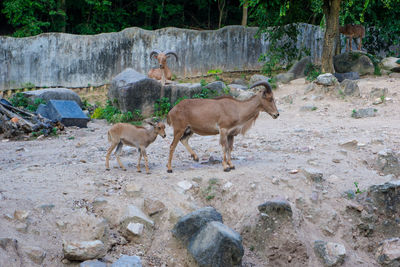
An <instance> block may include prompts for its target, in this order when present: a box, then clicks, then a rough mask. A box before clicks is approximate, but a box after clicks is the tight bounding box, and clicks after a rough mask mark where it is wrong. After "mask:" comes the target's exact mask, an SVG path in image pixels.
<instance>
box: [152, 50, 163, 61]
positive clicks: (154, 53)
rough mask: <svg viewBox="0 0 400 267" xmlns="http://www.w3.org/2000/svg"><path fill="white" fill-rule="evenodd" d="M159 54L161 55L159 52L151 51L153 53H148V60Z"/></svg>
mask: <svg viewBox="0 0 400 267" xmlns="http://www.w3.org/2000/svg"><path fill="white" fill-rule="evenodd" d="M160 53H161V51H160V50H153V51H151V53H150V59H152V58H153V56H154V55H155V56H158V54H160Z"/></svg>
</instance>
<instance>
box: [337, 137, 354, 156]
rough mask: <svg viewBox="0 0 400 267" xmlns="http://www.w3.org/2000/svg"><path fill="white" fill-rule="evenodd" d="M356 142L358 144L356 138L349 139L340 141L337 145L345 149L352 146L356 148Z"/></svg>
mask: <svg viewBox="0 0 400 267" xmlns="http://www.w3.org/2000/svg"><path fill="white" fill-rule="evenodd" d="M357 144H358V141H357V140H351V141H342V142H340V143H339V146H341V147H344V148H346V149H352V148H356V147H357ZM346 153H347V152H346Z"/></svg>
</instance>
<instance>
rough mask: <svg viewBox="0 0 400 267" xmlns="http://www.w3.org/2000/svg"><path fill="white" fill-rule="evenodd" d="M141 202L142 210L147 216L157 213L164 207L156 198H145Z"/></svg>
mask: <svg viewBox="0 0 400 267" xmlns="http://www.w3.org/2000/svg"><path fill="white" fill-rule="evenodd" d="M143 204H144V211H145V212H146V213H147V215H149V216H153V215H155V214H157V213H161V212H163V211H164V209H165V205H164V203H162V202H161V201H160V200H158V199H153V198H145V199H144V203H143Z"/></svg>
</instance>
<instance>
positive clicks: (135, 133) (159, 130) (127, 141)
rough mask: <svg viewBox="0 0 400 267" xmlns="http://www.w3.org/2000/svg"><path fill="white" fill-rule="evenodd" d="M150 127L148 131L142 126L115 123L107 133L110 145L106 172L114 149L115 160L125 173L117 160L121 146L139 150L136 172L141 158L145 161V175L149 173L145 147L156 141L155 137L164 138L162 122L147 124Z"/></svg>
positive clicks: (138, 169)
mask: <svg viewBox="0 0 400 267" xmlns="http://www.w3.org/2000/svg"><path fill="white" fill-rule="evenodd" d="M149 124H150V125H151V126H152V127H151V128H150V129H146V128H144V127H142V126H135V125H132V124H128V123H117V124H115V125H114V126H113V127H111V129H110V130H109V131H108V141H109V142H110V143H111V146H110V148H109V149H108V150H107V155H106V170H108V171H109V170H110V166H109V159H110V155H111V152H112V151H113V150H114V148H115V147H117V149H116V150H115V156H116V158H117V161H118V164H119V166H120V167H121V168H122V169H123V170H124V171H126V168H125V167H124V165H122V162H121V160H120V158H119V156H120V154H121V149H122V147H123V145H127V146H132V147H137V148H138V149H139V152H140V154H139V161H138V164H137V171H138V172H141V170H140V160H141V159H142V156H143V157H144V160H145V164H146V165H145V166H146V173H150V172H149V165H148V160H147V155H146V147H148V146H149V145H150V144H151V143H153V142H154V140H156V138H157V135H160V136H161V137H162V138H165V136H166V134H165V124H164V123H162V122H158V123H157V124H154V123H149Z"/></svg>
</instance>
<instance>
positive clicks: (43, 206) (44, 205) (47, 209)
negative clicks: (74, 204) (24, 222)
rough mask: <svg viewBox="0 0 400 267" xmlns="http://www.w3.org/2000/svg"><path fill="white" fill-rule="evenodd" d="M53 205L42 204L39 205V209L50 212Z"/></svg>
mask: <svg viewBox="0 0 400 267" xmlns="http://www.w3.org/2000/svg"><path fill="white" fill-rule="evenodd" d="M54 207H55V206H54V204H43V205H40V209H42V210H43V211H45V212H50V211H51V210H52V209H53V208H54Z"/></svg>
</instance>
